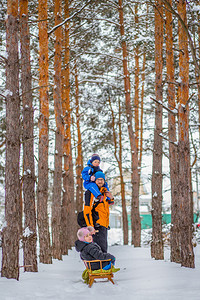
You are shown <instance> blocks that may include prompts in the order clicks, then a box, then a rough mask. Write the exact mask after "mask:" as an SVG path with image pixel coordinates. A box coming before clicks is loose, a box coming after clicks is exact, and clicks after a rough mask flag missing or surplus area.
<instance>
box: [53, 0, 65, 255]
mask: <svg viewBox="0 0 200 300" xmlns="http://www.w3.org/2000/svg"><path fill="white" fill-rule="evenodd" d="M61 13H62V11H61V1H60V0H56V1H55V8H54V17H55V26H56V25H57V24H59V23H61V19H62V18H61ZM54 49H55V56H54V73H55V76H54V94H53V97H54V113H55V120H56V133H55V155H54V183H53V199H52V215H51V226H52V255H53V258H57V259H59V260H61V259H62V251H61V193H62V157H63V136H64V124H63V116H62V115H63V113H62V97H61V96H62V93H61V89H62V84H61V83H62V82H61V63H62V28H61V27H59V28H58V29H56V30H55V45H54Z"/></svg>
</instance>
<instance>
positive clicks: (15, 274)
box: [1, 0, 21, 280]
mask: <svg viewBox="0 0 200 300" xmlns="http://www.w3.org/2000/svg"><path fill="white" fill-rule="evenodd" d="M18 29H19V27H18V1H17V0H16V1H14V2H13V1H11V0H8V1H7V19H6V51H7V63H6V166H5V173H6V176H5V222H6V223H5V227H4V228H3V231H2V268H1V276H2V277H7V278H14V279H17V280H18V279H19V235H20V223H21V221H20V215H21V213H20V182H19V159H20V98H19V57H18Z"/></svg>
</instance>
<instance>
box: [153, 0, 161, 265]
mask: <svg viewBox="0 0 200 300" xmlns="http://www.w3.org/2000/svg"><path fill="white" fill-rule="evenodd" d="M162 15H163V11H162V7H161V0H157V1H156V7H155V73H156V78H155V95H156V100H158V101H162V92H163V90H162V67H163V63H162V47H163V19H162ZM160 134H162V105H160V104H156V110H155V130H154V147H153V174H152V243H151V256H152V257H154V258H155V259H164V249H163V240H162V137H161V136H160Z"/></svg>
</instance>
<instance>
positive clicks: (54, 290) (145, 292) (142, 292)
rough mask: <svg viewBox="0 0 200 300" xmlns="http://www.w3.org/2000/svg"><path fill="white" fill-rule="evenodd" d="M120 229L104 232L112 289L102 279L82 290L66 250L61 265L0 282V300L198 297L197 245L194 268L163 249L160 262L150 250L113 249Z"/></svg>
mask: <svg viewBox="0 0 200 300" xmlns="http://www.w3.org/2000/svg"><path fill="white" fill-rule="evenodd" d="M121 237H122V234H121V230H120V229H117V230H114V229H113V230H111V231H110V232H109V244H110V246H109V252H110V253H112V254H113V255H115V256H116V259H117V262H116V266H117V267H120V268H121V270H120V271H119V272H117V273H115V274H114V281H115V285H113V284H112V283H111V282H107V281H106V282H104V280H101V281H98V282H97V283H94V284H93V286H92V288H91V289H90V288H88V286H87V285H86V284H84V283H83V282H82V279H81V274H82V272H83V270H84V265H83V262H82V261H81V260H80V258H79V254H78V253H77V252H76V251H75V249H72V250H70V251H69V255H68V256H64V257H63V261H57V260H54V261H53V264H52V265H44V264H39V272H38V273H24V272H23V270H22V269H21V273H20V280H19V281H16V280H13V279H6V278H0V299H1V300H33V299H38V300H43V299H53V300H61V299H63V300H64V299H65V300H66V299H67V300H72V299H76V300H79V299H81V300H84V299H87V300H88V299H94V300H102V299H116V300H118V299H120V300H122V299H123V297H124V299H128V300H129V299H131V300H132V299H134V300H151V299H152V300H168V299H169V300H171V299H173V300H179V299H181V300H189V299H191V300H199V299H200V284H199V278H200V246H199V245H198V246H197V247H196V248H195V250H194V251H195V260H196V268H195V269H188V268H183V267H181V266H180V265H178V264H175V263H171V262H170V261H169V250H168V249H167V248H166V250H165V259H164V261H155V260H153V259H151V257H150V248H149V247H147V246H146V247H142V248H134V247H133V246H131V245H129V246H122V245H113V244H114V243H117V244H119V243H121V240H122V239H121Z"/></svg>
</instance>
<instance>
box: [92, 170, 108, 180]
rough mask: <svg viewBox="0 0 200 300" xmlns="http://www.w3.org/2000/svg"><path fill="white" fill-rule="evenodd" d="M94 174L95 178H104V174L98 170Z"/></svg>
mask: <svg viewBox="0 0 200 300" xmlns="http://www.w3.org/2000/svg"><path fill="white" fill-rule="evenodd" d="M94 176H95V180H96V179H98V178H103V179H104V180H105V174H104V173H103V172H101V171H98V172H96V173H95V174H94Z"/></svg>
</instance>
